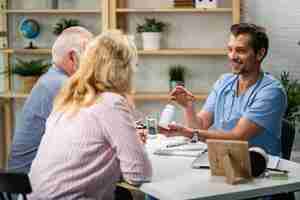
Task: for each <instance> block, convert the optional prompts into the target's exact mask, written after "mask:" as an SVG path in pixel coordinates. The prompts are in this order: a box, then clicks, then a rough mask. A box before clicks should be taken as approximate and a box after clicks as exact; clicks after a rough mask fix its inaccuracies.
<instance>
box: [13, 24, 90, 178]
mask: <svg viewBox="0 0 300 200" xmlns="http://www.w3.org/2000/svg"><path fill="white" fill-rule="evenodd" d="M92 37H93V35H92V34H91V33H90V32H89V31H88V30H86V29H85V28H82V27H71V28H68V29H66V30H64V31H63V32H62V33H61V35H59V36H58V38H57V39H56V41H55V42H54V44H53V47H52V61H53V66H52V67H51V68H50V69H49V70H48V72H46V73H45V74H44V75H43V76H41V78H40V79H39V80H38V82H37V83H36V85H35V86H34V88H33V89H32V91H31V93H30V95H29V97H28V98H27V99H26V102H25V104H24V107H23V110H22V119H21V124H20V125H19V126H18V127H16V130H15V133H14V138H13V144H12V147H11V153H10V157H9V161H8V170H10V171H14V172H23V173H28V172H29V169H30V166H31V163H32V161H33V159H34V158H35V156H36V152H37V150H38V147H39V145H40V141H41V138H42V136H43V134H44V131H45V124H46V120H47V118H48V116H49V114H50V112H51V110H52V103H53V99H54V97H55V96H56V94H57V93H58V91H59V90H60V88H61V86H62V84H63V82H64V81H65V80H66V79H67V78H68V77H69V76H71V75H72V74H73V73H74V72H75V71H76V69H77V67H78V65H79V56H80V53H81V52H83V50H84V48H85V46H86V44H87V43H88V41H89V40H90V39H92ZM58 139H59V138H58ZM53 148H56V147H53Z"/></svg>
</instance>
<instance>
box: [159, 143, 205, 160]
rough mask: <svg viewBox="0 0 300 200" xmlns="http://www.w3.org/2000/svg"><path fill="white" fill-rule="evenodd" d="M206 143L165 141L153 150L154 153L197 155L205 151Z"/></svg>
mask: <svg viewBox="0 0 300 200" xmlns="http://www.w3.org/2000/svg"><path fill="white" fill-rule="evenodd" d="M206 149H207V145H206V144H205V143H203V142H197V143H191V142H189V141H186V140H181V141H176V140H173V141H168V142H167V141H165V142H164V143H163V145H162V146H161V147H160V148H158V149H156V150H155V151H154V154H156V155H166V156H186V157H197V156H199V155H200V154H201V153H202V152H203V151H206Z"/></svg>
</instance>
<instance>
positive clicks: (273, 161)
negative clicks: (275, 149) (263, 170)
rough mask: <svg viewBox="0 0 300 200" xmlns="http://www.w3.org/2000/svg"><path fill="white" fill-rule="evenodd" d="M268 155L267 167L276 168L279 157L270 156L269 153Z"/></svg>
mask: <svg viewBox="0 0 300 200" xmlns="http://www.w3.org/2000/svg"><path fill="white" fill-rule="evenodd" d="M268 157H269V161H268V168H269V169H277V168H278V165H279V162H280V157H278V156H272V155H269V156H268Z"/></svg>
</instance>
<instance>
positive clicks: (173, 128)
mask: <svg viewBox="0 0 300 200" xmlns="http://www.w3.org/2000/svg"><path fill="white" fill-rule="evenodd" d="M158 128H159V133H161V134H163V135H165V136H166V137H173V136H185V137H188V138H192V136H193V131H194V129H192V128H188V127H185V126H182V125H179V124H176V123H171V124H169V126H168V128H167V129H166V128H163V127H158Z"/></svg>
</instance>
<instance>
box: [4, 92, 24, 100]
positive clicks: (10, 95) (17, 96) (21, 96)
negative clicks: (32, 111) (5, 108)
mask: <svg viewBox="0 0 300 200" xmlns="http://www.w3.org/2000/svg"><path fill="white" fill-rule="evenodd" d="M28 95H29V94H25V93H15V92H1V93H0V98H12V99H25V98H27V97H28Z"/></svg>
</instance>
